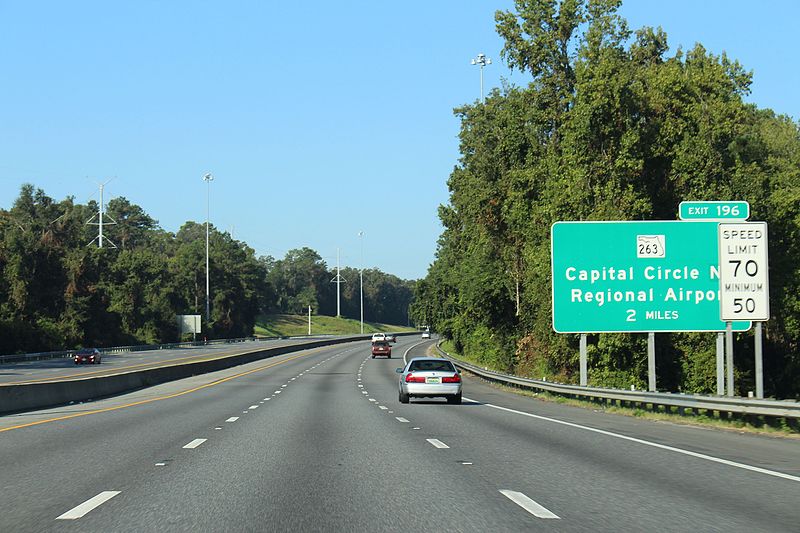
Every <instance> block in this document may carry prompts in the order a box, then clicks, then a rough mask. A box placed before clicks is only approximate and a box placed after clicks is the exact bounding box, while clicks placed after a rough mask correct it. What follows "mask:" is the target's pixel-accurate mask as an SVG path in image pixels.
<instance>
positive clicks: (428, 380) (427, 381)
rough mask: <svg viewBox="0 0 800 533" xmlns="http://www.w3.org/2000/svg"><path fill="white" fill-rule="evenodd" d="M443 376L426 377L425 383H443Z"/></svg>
mask: <svg viewBox="0 0 800 533" xmlns="http://www.w3.org/2000/svg"><path fill="white" fill-rule="evenodd" d="M441 382H442V378H425V383H441Z"/></svg>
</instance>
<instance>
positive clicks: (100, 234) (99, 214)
mask: <svg viewBox="0 0 800 533" xmlns="http://www.w3.org/2000/svg"><path fill="white" fill-rule="evenodd" d="M111 179H114V178H111ZM109 181H111V180H108V181H106V182H105V183H100V184H99V185H100V209H99V211H98V212H97V213H96V214H94V215H92V218H90V219H89V220H87V221H86V223H87V224H89V225H92V226H97V228H98V233H97V237H95V238H94V239H92V242H94V241H97V247H98V248H102V247H103V241H104V240H105V241H108V243H109V244H110V245H111V247H112V248H116V247H117V245H116V244H114V243H113V242H112V241H111V239H109V238H108V237H104V236H103V224H106V225H110V224H116V223H117V221H116V220H114V219H113V218H111V217H110V216H109V217H108V218H109V219H110V220H111V222H104V221H103V215H105V205H104V202H103V189H105V186H106V185H107V184H108V182H109ZM94 217H97V222H92V220H94ZM92 242H90V243H89V244H90V245H91V244H92Z"/></svg>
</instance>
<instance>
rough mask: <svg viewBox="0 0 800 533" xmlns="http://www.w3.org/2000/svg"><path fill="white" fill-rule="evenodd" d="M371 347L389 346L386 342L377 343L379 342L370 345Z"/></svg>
mask: <svg viewBox="0 0 800 533" xmlns="http://www.w3.org/2000/svg"><path fill="white" fill-rule="evenodd" d="M372 345H373V346H389V343H388V342H384V341H379V342H374V343H372Z"/></svg>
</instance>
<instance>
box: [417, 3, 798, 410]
mask: <svg viewBox="0 0 800 533" xmlns="http://www.w3.org/2000/svg"><path fill="white" fill-rule="evenodd" d="M619 4H620V1H619V0H561V1H558V0H516V1H515V10H514V11H507V12H498V13H497V14H496V15H495V20H496V22H497V30H498V33H499V34H500V35H501V36H502V37H503V38H504V40H505V46H504V48H503V51H502V55H503V57H504V58H505V60H506V61H507V63H508V65H509V66H510V67H511V68H514V69H517V70H520V71H522V72H526V73H528V74H530V76H531V82H530V84H529V85H528V86H527V87H525V88H516V87H510V86H503V87H502V89H501V90H495V91H494V92H493V93H492V94H491V95H490V96H489V98H487V100H486V102H485V103H475V104H473V105H466V106H463V107H460V108H458V109H456V110H455V113H456V115H457V116H458V117H459V118H460V119H461V132H460V136H459V137H460V141H461V142H460V151H461V158H460V160H459V162H458V165H457V166H456V168H455V169H454V171H453V172H452V174H451V175H450V178H449V180H448V186H449V189H450V201H449V204H448V205H445V206H441V207H440V208H439V217H440V219H441V221H442V224H443V226H444V232H443V233H442V235H441V237H440V239H439V243H438V247H437V253H436V260H435V261H434V263H433V264H432V265H431V267H430V269H429V271H428V274H427V276H426V278H425V279H424V280H421V281H420V282H419V283H418V284H417V287H416V292H415V301H414V303H413V304H412V306H411V313H412V317H413V318H414V320H415V321H416V322H417V323H426V324H431V325H432V326H434V327H435V328H436V329H437V330H438V331H439V332H440V333H442V334H443V335H445V336H446V337H448V338H450V339H452V341H453V343H454V346H455V347H456V348H457V349H458V350H459V351H463V353H464V354H465V355H466V356H467V357H470V358H472V359H474V360H478V361H484V360H485V361H488V362H491V363H492V364H497V365H498V366H502V365H503V364H505V362H506V359H505V358H504V356H503V355H501V354H500V353H499V350H505V351H506V352H507V353H512V354H513V359H511V360H510V361H508V364H509V365H510V366H511V367H512V368H513V369H514V370H515V371H518V372H521V373H525V374H528V375H532V376H535V377H536V376H538V377H542V376H552V377H553V378H554V379H560V380H564V381H571V382H576V381H577V365H578V356H577V339H576V338H575V336H568V335H556V334H555V333H553V331H552V328H551V320H552V317H551V313H552V311H551V308H550V307H551V303H550V299H551V294H550V292H551V280H550V241H549V239H550V235H549V229H550V226H551V225H552V224H553V223H554V222H556V221H558V220H671V219H674V218H675V213H676V211H677V206H678V204H679V203H680V201H682V200H731V199H742V200H746V201H748V202H749V203H750V206H751V212H752V215H751V218H752V219H753V220H766V221H767V222H768V223H769V225H770V251H769V255H770V267H771V268H770V288H771V290H772V299H771V301H772V306H771V307H772V314H773V316H772V318H771V320H770V321H769V322H768V324H767V326H766V328H765V331H766V334H765V359H764V364H765V375H766V386H767V393H768V394H773V395H777V396H780V397H792V396H794V397H796V396H797V395H798V393H799V392H800V340H799V339H800V128H798V124H797V123H795V122H793V121H792V120H791V119H789V118H787V117H783V116H776V115H775V113H773V112H772V111H770V110H759V109H757V108H756V107H755V106H753V105H751V104H746V103H745V102H744V101H743V97H744V96H746V95H747V94H748V93H749V90H750V89H749V87H750V83H751V79H752V74H751V73H749V72H747V71H745V70H744V68H743V67H742V66H741V65H740V64H739V63H738V62H736V61H734V60H731V59H729V58H728V57H727V56H725V55H724V54H723V55H721V56H716V55H713V54H711V53H709V52H708V51H707V50H706V49H705V48H704V47H703V46H702V45H700V44H697V45H695V46H694V47H693V48H692V49H690V50H688V51H686V52H684V51H682V50H678V51H677V52H676V53H675V54H674V55H672V56H669V55H667V51H668V49H669V46H668V43H667V36H666V34H665V33H664V31H663V30H661V28H658V29H653V28H642V29H640V30H638V31H636V32H634V33H633V34H632V33H631V32H630V30H629V29H628V27H627V23H626V22H625V20H623V19H622V18H621V17H620V16H619V15H618V14H617V9H618V7H619ZM751 339H752V337H751V336H748V335H738V336H737V338H736V348H735V351H736V353H743V352H744V353H752V347H751V345H750V343H751ZM656 346H657V354H656V355H657V371H658V376H659V387H660V388H662V389H667V390H680V391H686V392H710V391H712V390H714V389H715V388H716V379H715V372H716V368H715V364H714V359H713V356H714V353H715V338H714V335H713V334H660V335H658V336H657V343H656ZM645 347H646V341H645V339H644V337H643V336H641V335H638V336H633V335H627V336H623V335H594V336H591V338H590V346H589V355H590V358H589V362H590V374H589V375H590V381H591V382H592V383H593V384H596V385H602V386H620V387H626V388H627V387H629V386H630V385H634V386H636V387H643V386H644V384H645V383H646V378H647V368H646V356H645V354H646V348H645ZM748 350H749V351H748ZM743 359H744V358H737V361H736V364H737V369H736V372H737V376H740V378H741V381H740V383H741V386H742V391H744V390H746V388H747V387H751V385H750V382H749V381H748V380H752V369H751V368H750V366H751V365H752V363H751V362H749V361H745V360H743ZM748 359H749V358H748Z"/></svg>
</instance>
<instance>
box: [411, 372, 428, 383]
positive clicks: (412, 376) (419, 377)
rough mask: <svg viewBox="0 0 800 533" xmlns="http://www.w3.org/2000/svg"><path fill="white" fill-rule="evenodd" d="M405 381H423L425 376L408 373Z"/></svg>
mask: <svg viewBox="0 0 800 533" xmlns="http://www.w3.org/2000/svg"><path fill="white" fill-rule="evenodd" d="M406 383H425V376H415V375H414V374H408V375H407V376H406Z"/></svg>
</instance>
